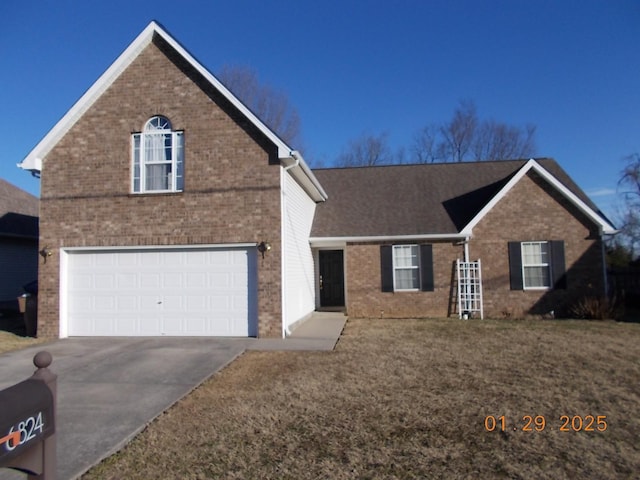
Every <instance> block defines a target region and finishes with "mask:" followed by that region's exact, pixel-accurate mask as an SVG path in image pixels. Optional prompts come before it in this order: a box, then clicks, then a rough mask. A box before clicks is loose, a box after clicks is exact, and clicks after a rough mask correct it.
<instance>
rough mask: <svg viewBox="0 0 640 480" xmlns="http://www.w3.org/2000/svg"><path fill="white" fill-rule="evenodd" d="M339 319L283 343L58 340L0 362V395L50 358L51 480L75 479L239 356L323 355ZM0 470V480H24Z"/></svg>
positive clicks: (324, 315) (315, 323)
mask: <svg viewBox="0 0 640 480" xmlns="http://www.w3.org/2000/svg"><path fill="white" fill-rule="evenodd" d="M346 319H347V317H346V316H344V315H343V314H342V313H328V312H318V313H314V314H313V315H312V316H311V318H310V319H309V320H307V321H306V322H304V323H302V324H301V325H299V326H298V328H296V329H294V331H293V332H292V334H291V335H290V336H288V337H287V338H285V339H261V338H259V339H252V338H183V337H182V338H181V337H169V338H167V337H161V338H155V337H154V338H150V337H142V338H135V337H134V338H122V337H118V338H113V337H110V338H66V339H62V340H56V341H53V342H51V343H47V344H42V345H35V346H33V347H29V348H25V349H23V350H18V351H14V352H9V353H6V354H3V355H0V389H4V388H6V387H8V386H10V385H13V384H15V383H18V382H20V381H22V380H24V379H26V378H28V377H29V376H31V374H32V373H33V371H34V369H35V367H34V366H33V357H34V355H35V354H36V353H37V352H39V351H41V350H46V351H48V352H50V353H51V355H52V356H53V363H52V365H51V367H50V370H51V371H52V372H53V373H55V374H56V375H58V399H57V405H58V411H57V419H56V429H57V433H56V436H57V448H58V455H57V457H58V476H57V478H58V480H67V479H75V478H78V477H79V476H80V475H82V474H83V473H84V472H86V471H87V470H88V469H89V468H91V467H92V466H93V465H95V464H97V463H98V462H100V461H101V460H102V459H104V458H106V457H108V456H109V455H112V454H113V453H115V452H116V451H118V450H119V449H121V448H122V447H123V446H124V445H126V444H127V443H128V442H129V441H130V440H131V439H132V438H133V437H134V436H135V435H137V434H138V433H139V432H140V431H142V430H143V429H144V428H145V427H146V426H147V425H148V424H149V423H150V422H151V421H152V420H153V419H154V418H156V417H157V416H158V415H160V414H161V413H162V412H164V411H165V410H167V409H168V408H169V407H170V406H171V405H173V404H174V403H175V402H177V401H178V400H180V399H181V398H183V397H184V396H186V395H187V394H189V393H190V392H191V391H192V390H193V389H194V388H196V387H197V386H198V385H200V384H201V383H202V382H204V381H205V380H207V379H208V378H209V377H211V376H212V375H213V374H215V373H216V372H218V371H220V370H221V369H222V368H224V367H225V366H226V365H228V364H229V363H231V362H232V361H233V360H235V359H236V358H237V357H238V356H239V355H241V354H242V353H243V352H244V351H246V350H298V351H330V350H333V348H334V347H335V345H336V343H337V341H338V339H339V337H340V334H341V332H342V329H343V328H344V325H345V322H346ZM24 478H25V476H24V474H21V473H18V472H15V471H12V470H9V469H0V480H9V479H12V480H13V479H24Z"/></svg>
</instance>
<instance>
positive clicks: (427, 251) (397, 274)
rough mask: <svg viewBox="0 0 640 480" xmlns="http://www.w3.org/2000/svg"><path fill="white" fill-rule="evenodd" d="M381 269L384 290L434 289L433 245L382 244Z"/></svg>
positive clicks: (426, 290) (430, 290)
mask: <svg viewBox="0 0 640 480" xmlns="http://www.w3.org/2000/svg"><path fill="white" fill-rule="evenodd" d="M380 271H381V284H382V291H383V292H401V291H418V290H421V291H424V292H432V291H433V290H434V281H433V249H432V246H431V245H382V246H381V247H380Z"/></svg>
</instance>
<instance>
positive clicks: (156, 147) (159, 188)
mask: <svg viewBox="0 0 640 480" xmlns="http://www.w3.org/2000/svg"><path fill="white" fill-rule="evenodd" d="M132 140H133V175H132V190H133V192H134V193H154V192H181V191H182V189H183V186H184V132H181V131H173V130H172V129H171V122H170V121H169V120H168V119H167V118H165V117H162V116H155V117H152V118H150V119H149V120H148V121H147V123H146V124H145V125H144V129H143V131H142V132H141V133H134V134H133V138H132Z"/></svg>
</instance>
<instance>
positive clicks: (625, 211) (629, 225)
mask: <svg viewBox="0 0 640 480" xmlns="http://www.w3.org/2000/svg"><path fill="white" fill-rule="evenodd" d="M626 160H627V164H626V166H625V167H624V169H623V170H622V172H621V175H620V180H619V181H618V187H619V188H622V189H623V190H622V192H620V193H621V194H622V197H623V202H624V207H623V208H622V213H621V215H620V223H621V227H620V241H621V242H622V243H623V244H624V245H626V246H627V248H629V250H630V251H631V253H632V255H633V256H634V258H635V257H637V256H638V254H639V253H640V154H637V153H634V154H633V155H630V156H629V157H627V159H626Z"/></svg>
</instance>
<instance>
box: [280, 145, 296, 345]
mask: <svg viewBox="0 0 640 480" xmlns="http://www.w3.org/2000/svg"><path fill="white" fill-rule="evenodd" d="M298 155H299V154H298V152H297V151H296V150H292V151H291V158H293V159H294V160H295V162H293V163H292V164H291V165H287V166H285V167H283V168H282V170H281V174H280V185H282V188H281V189H280V238H281V239H282V254H281V256H280V264H281V268H280V275H281V278H282V295H281V300H280V301H281V303H282V338H286V337H287V335H291V330H289V324H288V322H287V306H286V301H285V300H286V292H287V288H286V287H287V275H286V267H285V255H284V253H285V252H284V250H285V238H286V235H285V234H286V232H285V224H286V222H285V213H286V208H285V201H286V194H285V191H284V190H285V175H286V172H288V171H289V170H291V169H292V168H294V167H297V166H298V165H300V157H299V156H298Z"/></svg>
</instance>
